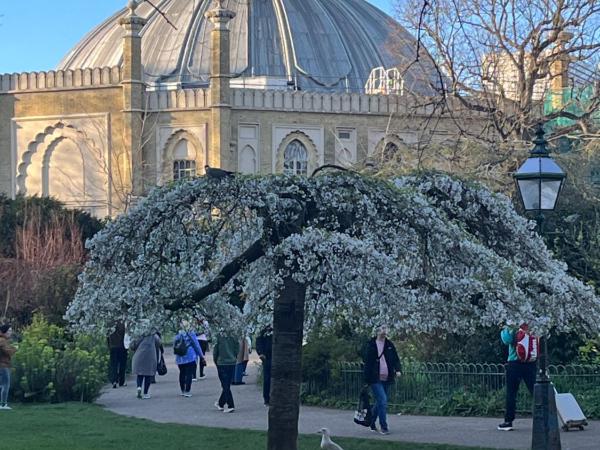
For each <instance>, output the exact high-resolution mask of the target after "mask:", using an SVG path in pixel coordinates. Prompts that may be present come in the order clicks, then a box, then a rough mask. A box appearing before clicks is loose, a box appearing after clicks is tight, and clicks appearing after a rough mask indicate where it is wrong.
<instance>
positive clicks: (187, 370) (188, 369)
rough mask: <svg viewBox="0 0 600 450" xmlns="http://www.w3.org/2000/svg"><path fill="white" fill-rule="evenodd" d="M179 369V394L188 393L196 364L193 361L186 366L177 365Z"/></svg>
mask: <svg viewBox="0 0 600 450" xmlns="http://www.w3.org/2000/svg"><path fill="white" fill-rule="evenodd" d="M177 367H179V387H180V388H181V392H190V390H191V389H192V378H193V376H194V372H196V363H195V362H194V361H192V362H189V363H187V364H177Z"/></svg>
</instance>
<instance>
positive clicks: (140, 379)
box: [137, 375, 154, 394]
mask: <svg viewBox="0 0 600 450" xmlns="http://www.w3.org/2000/svg"><path fill="white" fill-rule="evenodd" d="M153 379H154V377H153V376H148V375H138V376H137V387H139V388H141V387H142V384H143V385H144V394H147V393H148V389H150V385H151V384H152V380H153Z"/></svg>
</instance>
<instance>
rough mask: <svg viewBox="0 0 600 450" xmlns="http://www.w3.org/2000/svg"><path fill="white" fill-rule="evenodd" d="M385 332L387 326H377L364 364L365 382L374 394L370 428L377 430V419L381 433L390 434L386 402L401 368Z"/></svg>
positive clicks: (368, 346) (396, 354)
mask: <svg viewBox="0 0 600 450" xmlns="http://www.w3.org/2000/svg"><path fill="white" fill-rule="evenodd" d="M387 333H388V328H387V326H385V325H382V326H380V327H378V328H377V335H376V336H375V337H374V338H373V339H371V340H370V341H369V342H368V343H367V347H366V352H365V365H364V378H365V382H366V383H367V384H368V385H370V386H371V390H372V391H373V395H374V396H375V405H373V410H372V413H373V414H372V416H373V422H372V423H371V430H372V431H378V430H377V425H376V422H377V419H379V426H380V427H381V428H380V430H379V432H380V433H381V434H390V431H389V427H388V423H387V402H388V397H389V394H390V387H391V386H392V385H393V384H394V379H395V376H396V375H397V374H400V370H401V366H400V358H399V357H398V353H397V352H396V347H395V346H394V344H393V343H392V341H390V340H389V339H387Z"/></svg>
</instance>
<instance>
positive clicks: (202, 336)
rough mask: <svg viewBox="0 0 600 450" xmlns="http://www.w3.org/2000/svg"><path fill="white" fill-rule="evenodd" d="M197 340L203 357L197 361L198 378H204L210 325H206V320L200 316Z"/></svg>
mask: <svg viewBox="0 0 600 450" xmlns="http://www.w3.org/2000/svg"><path fill="white" fill-rule="evenodd" d="M198 333H199V334H198V335H197V336H198V342H199V343H200V348H201V349H202V353H204V358H200V361H199V362H198V365H199V368H200V377H199V379H200V380H204V379H206V375H205V374H204V368H205V367H206V353H207V352H208V349H209V347H208V341H209V339H210V327H209V325H208V321H207V320H206V319H205V318H204V317H201V318H199V319H198Z"/></svg>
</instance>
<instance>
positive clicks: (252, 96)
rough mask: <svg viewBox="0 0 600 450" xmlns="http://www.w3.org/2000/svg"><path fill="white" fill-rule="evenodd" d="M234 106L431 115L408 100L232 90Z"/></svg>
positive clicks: (237, 107)
mask: <svg viewBox="0 0 600 450" xmlns="http://www.w3.org/2000/svg"><path fill="white" fill-rule="evenodd" d="M232 106H233V107H234V108H235V109H267V110H268V109H275V110H283V111H299V112H304V111H306V112H318V113H342V114H343V113H349V114H390V113H412V114H431V112H432V107H431V106H430V105H418V104H417V103H416V102H415V101H414V99H412V98H411V97H408V96H399V95H367V94H357V93H348V94H346V93H342V94H340V93H323V92H314V91H313V92H310V91H281V90H259V89H232Z"/></svg>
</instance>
